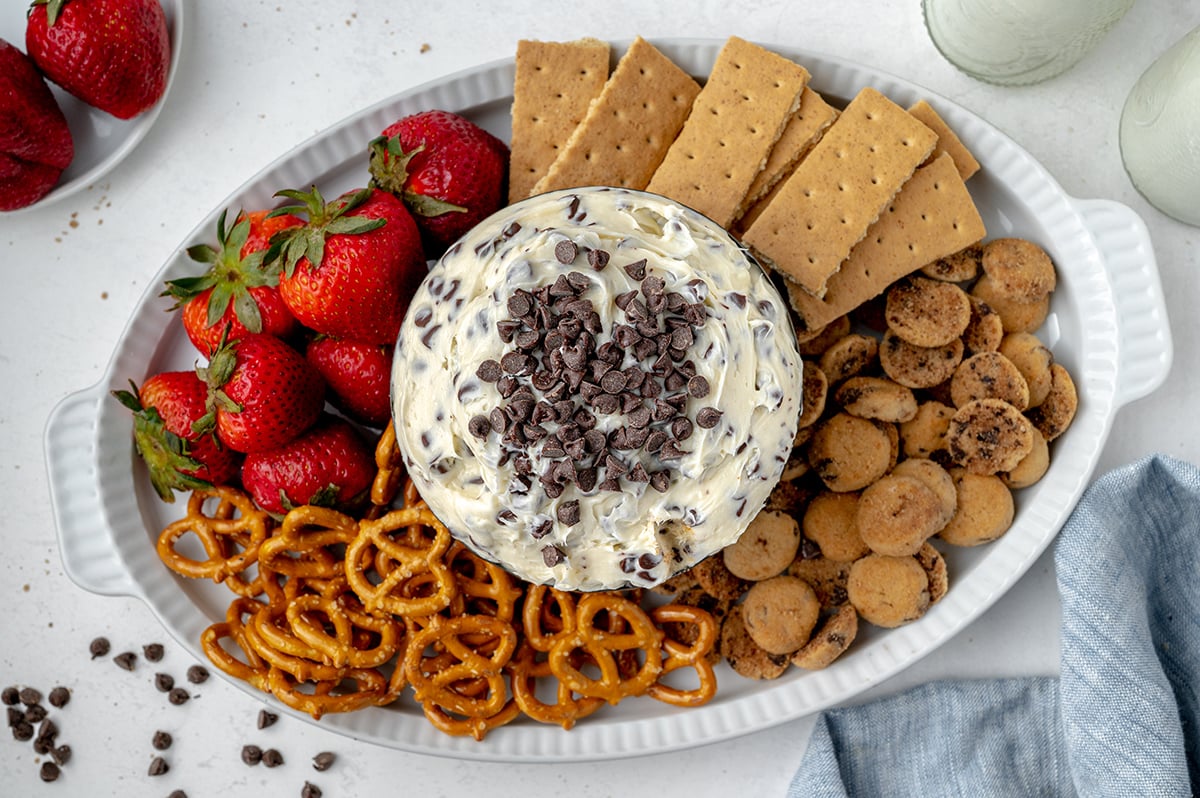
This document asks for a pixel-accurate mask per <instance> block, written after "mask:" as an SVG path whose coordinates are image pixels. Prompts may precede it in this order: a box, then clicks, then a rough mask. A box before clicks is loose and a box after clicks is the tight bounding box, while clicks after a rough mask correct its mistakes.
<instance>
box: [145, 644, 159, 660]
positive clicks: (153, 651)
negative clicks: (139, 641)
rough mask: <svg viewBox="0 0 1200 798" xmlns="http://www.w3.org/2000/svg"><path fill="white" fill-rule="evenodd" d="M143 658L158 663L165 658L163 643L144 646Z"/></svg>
mask: <svg viewBox="0 0 1200 798" xmlns="http://www.w3.org/2000/svg"><path fill="white" fill-rule="evenodd" d="M142 656H143V657H145V658H146V660H147V661H149V662H158V661H159V660H161V659H162V658H163V647H162V643H150V644H149V645H145V646H142Z"/></svg>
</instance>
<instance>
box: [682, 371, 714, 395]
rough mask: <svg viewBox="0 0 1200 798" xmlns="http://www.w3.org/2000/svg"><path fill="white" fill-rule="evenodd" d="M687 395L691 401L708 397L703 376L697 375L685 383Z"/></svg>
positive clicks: (705, 380)
mask: <svg viewBox="0 0 1200 798" xmlns="http://www.w3.org/2000/svg"><path fill="white" fill-rule="evenodd" d="M687 390H688V395H690V396H691V397H692V398H693V399H703V398H704V397H706V396H708V392H709V390H710V389H709V385H708V380H707V379H706V378H705V377H704V375H703V374H697V375H695V376H694V377H692V378H691V379H689V380H688V382H687Z"/></svg>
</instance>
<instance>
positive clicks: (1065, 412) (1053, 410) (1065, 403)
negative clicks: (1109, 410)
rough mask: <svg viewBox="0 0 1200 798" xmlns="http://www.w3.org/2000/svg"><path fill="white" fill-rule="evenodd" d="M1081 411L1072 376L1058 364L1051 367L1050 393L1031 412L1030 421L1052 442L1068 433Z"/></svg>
mask: <svg viewBox="0 0 1200 798" xmlns="http://www.w3.org/2000/svg"><path fill="white" fill-rule="evenodd" d="M1078 409H1079V395H1078V394H1077V393H1076V392H1075V381H1074V380H1072V379H1071V374H1070V372H1068V371H1067V370H1066V368H1064V367H1063V366H1062V365H1060V364H1058V363H1054V364H1053V365H1051V366H1050V391H1049V392H1048V393H1047V394H1046V398H1045V399H1044V400H1042V403H1041V404H1039V405H1038V406H1037V407H1035V408H1032V409H1031V410H1030V411H1029V420H1030V421H1032V422H1033V425H1034V426H1035V427H1037V428H1038V431H1039V432H1041V433H1042V435H1044V436H1045V438H1046V440H1047V441H1052V440H1054V439H1055V438H1057V437H1058V436H1059V435H1062V434H1063V433H1064V432H1066V431H1067V427H1069V426H1071V422H1072V421H1074V420H1075V412H1076V411H1077V410H1078Z"/></svg>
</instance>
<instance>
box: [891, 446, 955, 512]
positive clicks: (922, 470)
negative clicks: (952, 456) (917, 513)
mask: <svg viewBox="0 0 1200 798" xmlns="http://www.w3.org/2000/svg"><path fill="white" fill-rule="evenodd" d="M892 473H893V474H896V475H898V476H902V477H912V478H913V479H919V480H920V481H921V482H923V483H925V487H927V488H929V489H930V490H932V491H933V493H934V495H935V496H937V497H938V505H939V506H940V508H941V516H942V520H941V523H940V525H939V526H945V525H946V523H947V522H948V521H949V520H950V519H951V518H952V517H953V516H954V510H955V507H956V506H957V504H958V494H957V492H956V491H955V488H954V478H953V477H951V476H950V472H949V471H947V470H946V469H945V468H943V467H942V466H941V465H940V464H938V463H935V462H934V461H933V460H929V459H927V458H922V457H910V458H908V459H906V460H902V461H901V462H899V463H897V464H896V467H895V468H893V469H892Z"/></svg>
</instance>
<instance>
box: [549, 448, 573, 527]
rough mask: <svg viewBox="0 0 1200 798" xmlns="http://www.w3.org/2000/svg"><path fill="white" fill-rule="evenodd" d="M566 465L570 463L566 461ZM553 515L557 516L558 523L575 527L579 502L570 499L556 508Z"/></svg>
mask: <svg viewBox="0 0 1200 798" xmlns="http://www.w3.org/2000/svg"><path fill="white" fill-rule="evenodd" d="M566 465H570V461H567V463H566ZM555 515H557V516H558V520H559V523H563V524H566V525H567V526H575V524H578V523H579V500H578V499H572V500H571V501H568V502H563V503H562V504H560V505H559V506H558V509H557V510H556V511H555Z"/></svg>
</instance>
